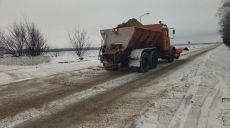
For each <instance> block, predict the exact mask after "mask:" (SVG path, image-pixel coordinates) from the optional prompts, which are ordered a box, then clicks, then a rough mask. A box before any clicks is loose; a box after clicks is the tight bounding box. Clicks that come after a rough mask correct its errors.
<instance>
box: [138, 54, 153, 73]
mask: <svg viewBox="0 0 230 128" xmlns="http://www.w3.org/2000/svg"><path fill="white" fill-rule="evenodd" d="M149 61H150V57H149V54H148V53H147V52H143V53H142V55H141V61H140V67H139V68H138V72H147V71H148V70H149Z"/></svg>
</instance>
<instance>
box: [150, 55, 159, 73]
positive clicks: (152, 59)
mask: <svg viewBox="0 0 230 128" xmlns="http://www.w3.org/2000/svg"><path fill="white" fill-rule="evenodd" d="M157 63H158V55H157V52H156V51H152V52H151V53H150V68H151V69H154V68H156V67H157Z"/></svg>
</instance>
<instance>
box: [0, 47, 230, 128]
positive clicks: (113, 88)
mask: <svg viewBox="0 0 230 128" xmlns="http://www.w3.org/2000/svg"><path fill="white" fill-rule="evenodd" d="M213 46H214V45H212V46H210V47H206V48H204V47H202V48H196V49H193V50H191V51H190V52H188V53H185V54H184V55H182V57H181V59H180V60H177V61H175V63H173V64H164V63H162V64H160V65H159V66H158V68H157V69H154V70H151V71H149V72H148V73H144V74H140V73H132V72H129V71H120V72H106V71H104V70H103V69H102V68H100V64H99V63H98V62H94V61H96V60H91V61H87V62H82V65H83V66H80V67H81V68H79V67H78V68H77V66H76V67H74V68H77V69H76V70H74V71H73V70H72V69H73V67H71V66H70V67H69V68H66V69H61V67H60V69H58V70H56V71H54V72H51V73H50V72H48V73H44V74H42V75H38V76H34V77H33V79H32V80H25V81H21V82H14V83H11V84H7V85H2V86H0V127H22V128H25V127H39V128H40V127H47V128H50V127H56V128H58V127H60V128H61V127H69V128H72V127H73V128H75V127H81V128H82V127H86V128H88V127H95V128H98V127H100V128H101V127H114V128H117V127H137V128H150V127H151V128H154V127H156V128H157V127H160V128H166V127H170V128H179V127H181V128H183V127H186V128H206V127H213V128H216V127H220V128H221V127H223V128H225V127H226V128H227V127H229V126H230V123H229V122H230V120H229V116H230V114H229V113H230V111H229V110H228V108H230V106H229V103H230V99H229V98H230V97H229V96H230V95H229V92H230V90H229V88H230V87H229V86H230V80H228V78H229V76H230V59H229V58H228V56H227V55H228V54H229V53H230V52H229V50H228V49H227V48H226V47H225V46H223V45H221V46H219V47H218V48H216V49H214V50H211V51H210V52H207V50H208V49H210V48H211V47H213ZM69 65H72V64H69ZM74 65H76V64H74ZM74 65H73V66H74ZM62 66H64V65H62ZM29 67H31V66H29ZM45 67H46V66H44V67H42V66H41V67H38V68H40V69H45ZM51 67H52V66H51ZM82 67H83V68H82ZM16 70H17V71H16V72H15V73H13V75H15V74H16V75H17V73H18V71H23V70H20V69H16ZM71 70H72V71H71ZM28 71H31V69H28ZM39 71H40V72H41V73H42V71H41V70H39ZM63 71H65V72H63ZM43 72H44V71H43ZM58 72H61V74H57V73H58ZM7 73H12V72H11V71H7ZM21 73H22V72H21ZM2 74H4V73H2ZM45 74H46V75H45ZM47 74H48V75H50V74H55V75H52V76H47ZM11 75H12V74H11ZM37 77H39V78H37ZM21 78H23V77H21ZM24 78H26V77H24ZM30 79H31V78H30ZM18 80H19V79H18ZM6 83H7V82H6ZM8 83H9V82H8Z"/></svg>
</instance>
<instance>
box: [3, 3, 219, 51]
mask: <svg viewBox="0 0 230 128" xmlns="http://www.w3.org/2000/svg"><path fill="white" fill-rule="evenodd" d="M220 5H221V0H0V30H1V31H6V30H7V28H8V27H9V26H10V25H11V24H12V23H13V22H15V21H21V20H22V19H23V17H27V18H28V19H29V20H30V21H33V22H35V23H36V24H37V25H38V27H39V28H40V29H41V31H42V32H43V33H44V34H45V35H46V37H47V38H48V43H49V44H50V45H51V46H52V47H69V46H70V44H69V43H68V32H69V31H70V30H71V29H72V28H73V27H75V26H78V25H80V26H82V27H84V28H86V29H87V30H88V33H89V35H90V36H91V38H92V40H93V42H94V46H99V45H100V40H101V36H100V33H99V30H100V29H103V28H113V27H115V26H116V25H117V24H119V23H121V22H125V21H127V20H128V19H130V18H139V16H140V15H142V14H144V13H146V12H149V13H151V14H150V15H147V16H144V17H143V18H142V23H143V24H152V23H157V22H158V21H159V20H161V21H163V22H164V23H166V24H167V25H168V26H169V27H174V28H176V38H175V39H174V40H172V42H173V43H187V42H188V41H191V42H216V41H220V40H221V39H220V35H219V34H218V30H219V25H218V17H217V16H216V12H217V10H218V8H219V7H220Z"/></svg>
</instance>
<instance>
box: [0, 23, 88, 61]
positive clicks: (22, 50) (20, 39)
mask: <svg viewBox="0 0 230 128" xmlns="http://www.w3.org/2000/svg"><path fill="white" fill-rule="evenodd" d="M68 37H69V42H70V44H71V46H72V48H74V50H75V51H74V52H75V53H76V55H77V56H78V57H79V58H80V59H83V56H84V54H85V53H86V52H87V51H88V50H89V49H90V47H91V44H92V41H91V39H90V37H89V35H88V32H87V30H86V29H84V28H81V27H80V26H78V27H75V28H74V29H73V30H72V31H71V32H69V33H68ZM46 42H47V40H46V38H45V37H44V35H43V34H42V33H41V32H40V30H39V29H38V28H37V27H36V25H35V24H34V23H32V22H28V21H27V20H24V21H22V22H15V23H14V24H13V25H12V26H10V27H9V29H8V31H7V33H0V54H1V55H2V52H3V51H6V52H7V53H8V54H12V55H13V56H16V57H18V56H24V55H27V56H39V55H42V54H43V53H44V52H46V51H48V48H49V47H48V45H47V43H46Z"/></svg>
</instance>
